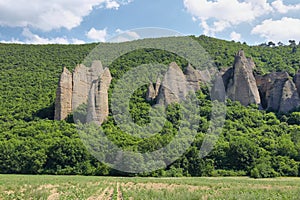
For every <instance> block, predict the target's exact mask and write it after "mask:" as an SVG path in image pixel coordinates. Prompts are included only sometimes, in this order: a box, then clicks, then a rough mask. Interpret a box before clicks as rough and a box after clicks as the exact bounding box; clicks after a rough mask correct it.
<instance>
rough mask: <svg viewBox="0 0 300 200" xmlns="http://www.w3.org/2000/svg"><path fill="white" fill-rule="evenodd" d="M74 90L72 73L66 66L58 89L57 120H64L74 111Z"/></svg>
mask: <svg viewBox="0 0 300 200" xmlns="http://www.w3.org/2000/svg"><path fill="white" fill-rule="evenodd" d="M72 90H73V83H72V73H71V72H70V71H69V70H68V69H67V68H66V67H64V68H63V72H62V73H61V76H60V80H59V83H58V88H57V90H56V100H55V114H54V119H55V120H63V119H65V118H66V117H67V116H68V115H69V114H70V113H71V112H72Z"/></svg>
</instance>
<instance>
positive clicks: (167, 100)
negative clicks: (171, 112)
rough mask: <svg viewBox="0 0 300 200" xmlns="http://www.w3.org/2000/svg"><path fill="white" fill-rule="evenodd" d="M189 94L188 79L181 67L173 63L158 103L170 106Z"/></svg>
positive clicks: (162, 86) (161, 89)
mask: <svg viewBox="0 0 300 200" xmlns="http://www.w3.org/2000/svg"><path fill="white" fill-rule="evenodd" d="M187 94H188V84H187V81H186V77H185V75H184V74H183V72H182V70H181V69H180V67H179V66H178V65H177V64H176V63H175V62H172V63H171V64H170V66H169V69H168V71H167V72H166V74H165V76H164V80H163V82H162V84H161V86H160V89H159V94H158V97H157V103H158V104H161V105H168V104H171V103H174V102H179V101H180V100H182V99H184V98H185V97H186V95H187Z"/></svg>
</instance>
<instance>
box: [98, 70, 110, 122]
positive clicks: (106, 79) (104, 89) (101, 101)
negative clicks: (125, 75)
mask: <svg viewBox="0 0 300 200" xmlns="http://www.w3.org/2000/svg"><path fill="white" fill-rule="evenodd" d="M111 80H112V77H111V74H110V71H109V69H108V68H105V70H104V72H103V74H102V75H101V77H100V80H99V83H98V84H99V85H98V91H97V93H96V102H95V103H96V104H95V110H96V114H97V122H98V123H99V124H102V123H103V122H104V121H105V120H106V119H107V117H108V115H109V105H108V89H109V86H110V83H111Z"/></svg>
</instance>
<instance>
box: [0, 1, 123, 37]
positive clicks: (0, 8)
mask: <svg viewBox="0 0 300 200" xmlns="http://www.w3.org/2000/svg"><path fill="white" fill-rule="evenodd" d="M103 4H106V8H109V9H111V8H115V9H116V8H118V7H119V6H120V4H119V3H117V1H115V0H84V1H82V0H66V1H63V0H47V1H37V0H14V1H13V0H0V25H2V26H10V27H34V28H38V29H41V30H44V31H50V30H53V29H59V28H66V29H69V30H70V29H72V28H74V27H77V26H79V25H80V23H81V22H82V20H83V17H85V16H87V15H89V14H90V12H91V11H92V10H93V8H94V7H99V6H101V5H103Z"/></svg>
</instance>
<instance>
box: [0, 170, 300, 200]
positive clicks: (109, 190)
mask: <svg viewBox="0 0 300 200" xmlns="http://www.w3.org/2000/svg"><path fill="white" fill-rule="evenodd" d="M0 199H1V200H2V199H26V200H27V199H48V200H55V199H89V200H96V199H97V200H102V199H103V200H108V199H115V200H121V199H124V200H126V199H130V200H131V199H138V200H140V199H145V200H148V199H149V200H151V199H176V200H181V199H182V200H186V199H195V200H196V199H224V200H225V199H243V200H244V199H256V200H257V199H264V200H266V199H287V200H291V199H297V200H299V199H300V178H276V179H249V178H246V177H228V178H113V177H86V176H39V175H36V176H31V175H0Z"/></svg>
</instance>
